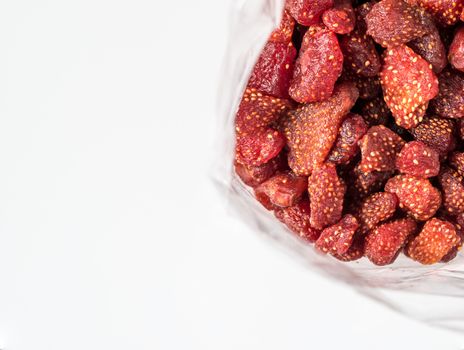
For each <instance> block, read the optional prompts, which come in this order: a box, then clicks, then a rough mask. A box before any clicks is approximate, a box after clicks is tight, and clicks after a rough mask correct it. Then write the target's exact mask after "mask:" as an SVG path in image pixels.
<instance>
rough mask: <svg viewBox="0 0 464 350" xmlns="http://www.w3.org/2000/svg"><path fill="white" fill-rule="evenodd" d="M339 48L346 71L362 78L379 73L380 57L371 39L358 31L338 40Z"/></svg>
mask: <svg viewBox="0 0 464 350" xmlns="http://www.w3.org/2000/svg"><path fill="white" fill-rule="evenodd" d="M340 48H341V50H342V52H343V59H344V63H345V67H346V69H348V70H350V71H352V72H354V73H356V74H358V75H361V76H364V77H374V76H376V75H377V74H378V73H379V71H380V67H381V64H380V57H379V54H378V53H377V50H376V49H375V45H374V42H373V41H372V38H371V37H369V36H367V34H366V33H365V32H362V31H361V30H359V29H356V30H354V31H352V32H351V33H350V34H348V35H344V36H342V37H341V38H340Z"/></svg>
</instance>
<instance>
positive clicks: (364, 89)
mask: <svg viewBox="0 0 464 350" xmlns="http://www.w3.org/2000/svg"><path fill="white" fill-rule="evenodd" d="M339 81H348V82H352V83H354V84H355V85H356V87H357V89H358V90H359V98H360V99H363V100H371V99H373V98H376V97H377V96H379V95H380V93H381V92H382V87H381V86H380V79H379V77H363V76H361V75H358V74H356V73H353V72H351V71H350V70H348V69H345V70H344V71H343V73H342V75H341V77H340V79H339Z"/></svg>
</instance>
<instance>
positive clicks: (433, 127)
mask: <svg viewBox="0 0 464 350" xmlns="http://www.w3.org/2000/svg"><path fill="white" fill-rule="evenodd" d="M411 133H412V135H413V136H414V138H415V139H416V140H417V141H421V142H423V143H425V144H426V145H427V146H429V147H430V148H433V149H434V150H435V151H437V152H438V154H439V155H440V156H441V157H444V156H446V155H447V153H448V152H449V151H452V150H453V149H454V147H455V144H456V142H455V137H454V123H453V121H452V120H449V119H443V118H439V117H430V118H427V119H425V120H424V121H423V122H422V123H420V124H419V125H418V126H417V127H415V128H414V129H412V130H411Z"/></svg>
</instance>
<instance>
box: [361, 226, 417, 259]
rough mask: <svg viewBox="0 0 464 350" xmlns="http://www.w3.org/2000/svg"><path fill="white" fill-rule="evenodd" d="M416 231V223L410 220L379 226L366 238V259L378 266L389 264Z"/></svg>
mask: <svg viewBox="0 0 464 350" xmlns="http://www.w3.org/2000/svg"><path fill="white" fill-rule="evenodd" d="M416 229H417V225H416V222H415V221H414V220H412V219H400V220H395V221H391V222H388V223H385V224H382V225H380V226H379V227H377V228H376V229H375V230H373V231H371V232H370V233H369V234H368V235H367V236H366V243H365V252H364V253H365V255H366V257H367V258H368V259H369V260H370V261H372V263H374V264H376V265H379V266H383V265H388V264H391V263H392V262H393V261H394V260H395V259H396V257H397V256H398V254H399V252H400V250H401V249H402V248H403V246H404V245H405V243H406V241H407V239H408V237H409V236H410V235H411V234H413V233H414V232H415V231H416Z"/></svg>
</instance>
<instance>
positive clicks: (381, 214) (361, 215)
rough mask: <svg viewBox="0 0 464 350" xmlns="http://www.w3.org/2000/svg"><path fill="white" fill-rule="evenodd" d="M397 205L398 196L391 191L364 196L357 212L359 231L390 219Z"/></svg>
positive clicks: (365, 230) (367, 229)
mask: <svg viewBox="0 0 464 350" xmlns="http://www.w3.org/2000/svg"><path fill="white" fill-rule="evenodd" d="M397 206H398V198H397V197H396V195H395V194H393V193H388V192H377V193H374V194H373V195H371V196H369V197H368V198H366V199H365V200H364V201H363V202H362V204H361V207H360V209H359V211H358V213H357V218H358V219H359V224H360V226H361V228H360V231H361V233H366V232H367V231H369V230H372V229H373V228H374V227H376V226H377V224H379V223H380V222H382V221H385V220H388V219H390V218H391V217H392V216H393V214H394V213H395V211H396V207H397Z"/></svg>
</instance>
